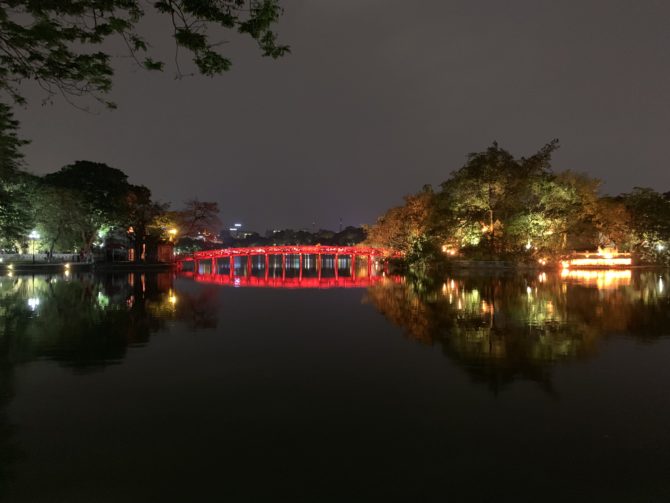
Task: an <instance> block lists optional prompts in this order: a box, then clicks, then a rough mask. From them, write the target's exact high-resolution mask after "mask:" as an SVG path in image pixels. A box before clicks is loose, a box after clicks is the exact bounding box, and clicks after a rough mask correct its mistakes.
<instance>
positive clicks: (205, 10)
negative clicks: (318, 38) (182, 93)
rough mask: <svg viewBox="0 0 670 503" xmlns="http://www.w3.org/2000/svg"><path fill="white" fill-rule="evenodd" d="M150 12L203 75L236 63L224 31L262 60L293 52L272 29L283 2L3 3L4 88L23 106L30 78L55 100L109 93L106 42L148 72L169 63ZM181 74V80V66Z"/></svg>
mask: <svg viewBox="0 0 670 503" xmlns="http://www.w3.org/2000/svg"><path fill="white" fill-rule="evenodd" d="M149 13H152V14H156V15H159V16H162V18H163V19H164V20H165V23H166V24H167V26H169V27H170V29H171V30H172V34H173V37H174V41H175V44H176V47H177V50H179V49H183V50H185V52H187V53H189V54H190V57H191V59H192V62H193V63H194V64H195V66H196V67H197V70H198V71H199V72H200V73H202V74H204V75H207V76H214V75H217V74H221V73H223V72H225V71H227V70H228V69H230V67H231V64H232V63H231V61H230V59H228V58H227V57H226V56H225V55H224V54H223V53H222V51H221V48H222V46H223V43H224V42H225V40H222V39H221V38H219V36H220V35H222V34H221V33H220V32H221V31H223V32H226V31H227V32H231V31H232V32H237V33H239V34H242V35H245V36H249V37H251V38H252V39H253V40H255V41H256V43H257V44H258V46H259V48H260V50H261V53H262V54H263V56H268V57H272V58H277V57H280V56H282V55H283V54H285V53H286V52H288V50H289V49H288V47H287V46H285V45H281V44H279V43H278V42H277V37H276V34H275V32H274V31H273V26H274V24H275V23H276V22H277V20H278V19H279V16H280V14H281V7H280V6H279V2H278V0H155V1H152V2H142V1H140V0H3V1H2V2H0V90H2V91H5V92H7V93H8V94H9V95H10V96H12V98H13V99H14V100H15V101H17V102H19V103H23V102H25V98H24V97H23V95H22V93H21V91H20V85H21V82H22V81H24V80H33V81H36V82H37V83H38V84H39V85H40V86H41V87H42V89H44V90H45V91H46V92H47V94H48V96H49V98H51V97H52V96H54V95H56V94H60V95H62V96H64V97H65V98H66V99H68V100H70V99H71V98H75V97H79V96H87V95H90V96H93V97H94V98H95V99H97V100H99V101H102V102H104V103H105V104H106V105H108V106H110V107H113V106H114V104H113V103H111V102H109V101H105V100H104V99H103V96H104V94H105V93H107V92H108V91H109V90H110V88H111V86H112V77H113V73H114V71H113V68H112V65H111V56H110V54H109V51H108V49H107V48H108V44H107V45H105V43H106V42H108V41H109V40H110V39H111V38H113V37H118V38H120V39H121V40H122V41H123V43H124V44H125V46H126V47H127V50H128V52H129V53H130V54H131V56H132V57H133V58H134V59H135V61H136V62H137V63H138V64H140V65H141V66H143V67H144V68H146V69H148V70H162V69H163V67H164V62H163V61H160V60H157V59H154V58H153V57H152V56H151V53H150V48H151V46H150V40H148V39H147V38H146V37H145V36H144V35H143V34H142V33H141V30H140V28H139V23H140V20H141V19H142V18H143V17H144V16H145V15H148V14H149ZM177 72H178V75H180V76H181V75H182V73H181V70H180V69H179V62H178V61H177Z"/></svg>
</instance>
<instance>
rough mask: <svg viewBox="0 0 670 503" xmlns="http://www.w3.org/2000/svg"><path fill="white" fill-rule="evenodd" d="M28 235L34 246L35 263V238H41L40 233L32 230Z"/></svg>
mask: <svg viewBox="0 0 670 503" xmlns="http://www.w3.org/2000/svg"><path fill="white" fill-rule="evenodd" d="M28 237H29V238H30V242H31V244H32V248H33V264H34V263H35V240H37V239H39V238H40V235H39V234H38V233H37V231H32V232H31V233H30V234H28Z"/></svg>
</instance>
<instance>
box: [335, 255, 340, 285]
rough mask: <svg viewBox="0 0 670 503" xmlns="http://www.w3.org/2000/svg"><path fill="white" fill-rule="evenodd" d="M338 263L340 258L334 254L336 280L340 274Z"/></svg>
mask: <svg viewBox="0 0 670 503" xmlns="http://www.w3.org/2000/svg"><path fill="white" fill-rule="evenodd" d="M339 261H340V257H339V255H338V254H337V253H336V254H335V279H337V278H338V276H339V274H340V271H339V269H340V264H339Z"/></svg>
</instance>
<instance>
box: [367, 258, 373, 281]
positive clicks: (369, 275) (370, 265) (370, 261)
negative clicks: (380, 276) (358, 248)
mask: <svg viewBox="0 0 670 503" xmlns="http://www.w3.org/2000/svg"><path fill="white" fill-rule="evenodd" d="M371 277H372V255H368V278H371Z"/></svg>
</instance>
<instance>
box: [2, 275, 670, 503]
mask: <svg viewBox="0 0 670 503" xmlns="http://www.w3.org/2000/svg"><path fill="white" fill-rule="evenodd" d="M202 279H206V277H203V278H202ZM292 285H293V283H292ZM294 286H295V285H294ZM669 289H670V275H669V274H668V273H667V272H664V271H662V272H637V271H633V272H622V271H610V272H597V273H596V272H583V273H579V272H573V273H571V274H563V275H560V274H556V275H554V274H539V275H538V274H536V273H533V274H527V275H507V276H506V275H493V274H488V275H481V274H480V275H472V274H470V275H464V274H456V275H453V276H449V277H445V278H439V279H432V280H430V279H425V278H423V279H422V278H414V279H412V278H381V279H379V280H378V281H376V282H374V284H373V285H372V286H367V287H365V288H328V289H314V288H308V289H303V288H291V289H286V288H261V287H251V286H249V287H240V288H235V287H233V286H226V285H220V284H213V283H207V282H204V281H203V282H200V281H195V280H194V279H193V278H189V277H177V278H174V277H173V276H172V275H171V274H157V275H156V274H153V275H150V274H146V275H144V274H131V275H127V274H123V275H117V276H112V275H110V276H92V275H88V276H87V275H85V276H68V277H66V276H62V275H60V276H52V277H43V276H39V277H38V276H35V277H31V276H19V277H7V276H4V277H0V501H12V502H90V503H92V502H171V501H180V502H187V501H194V502H209V501H226V502H254V501H262V502H265V501H310V502H320V501H342V502H345V501H403V502H421V501H431V502H432V501H436V502H437V501H440V502H442V501H496V502H497V501H605V502H619V501H622V502H623V501H630V502H657V501H658V502H665V501H670V297H669V296H668V292H669V291H670V290H669Z"/></svg>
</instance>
